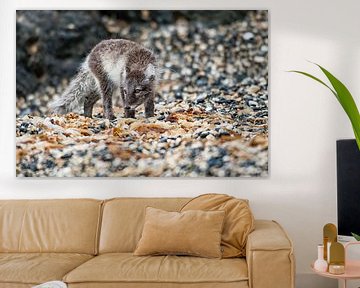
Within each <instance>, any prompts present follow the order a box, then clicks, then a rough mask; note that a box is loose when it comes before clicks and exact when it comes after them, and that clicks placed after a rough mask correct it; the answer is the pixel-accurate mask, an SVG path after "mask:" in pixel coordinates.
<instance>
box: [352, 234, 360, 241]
mask: <svg viewBox="0 0 360 288" xmlns="http://www.w3.org/2000/svg"><path fill="white" fill-rule="evenodd" d="M351 235H352V236H353V237H354V238H355V239H356V241H360V235H357V234H355V233H352V232H351Z"/></svg>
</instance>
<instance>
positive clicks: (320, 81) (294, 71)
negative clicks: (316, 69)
mask: <svg viewBox="0 0 360 288" xmlns="http://www.w3.org/2000/svg"><path fill="white" fill-rule="evenodd" d="M288 72H293V73H298V74H302V75H305V76H307V77H309V78H311V79H313V80H315V81H317V82H319V83H321V84H322V85H324V86H325V87H327V88H329V89H330V91H331V92H332V93H333V94H334V95H335V97H336V98H337V97H338V96H337V94H336V92H335V91H334V90H333V89H331V87H330V86H329V85H327V84H326V83H325V82H323V81H322V80H320V79H319V78H317V77H315V76H314V75H311V74H310V73H306V72H303V71H298V70H290V71H288Z"/></svg>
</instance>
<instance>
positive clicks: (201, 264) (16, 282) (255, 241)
mask: <svg viewBox="0 0 360 288" xmlns="http://www.w3.org/2000/svg"><path fill="white" fill-rule="evenodd" d="M188 200H189V199H186V198H116V199H110V200H106V201H99V200H93V199H76V200H74V199H67V200H20V201H17V200H2V201H0V288H4V287H9V288H10V287H11V288H12V287H31V286H33V285H35V284H39V283H43V282H46V281H51V280H62V281H64V282H66V283H67V284H68V286H69V287H73V288H82V287H87V288H92V287H106V288H112V287H119V288H135V287H136V288H138V287H139V288H140V287H146V288H165V287H166V288H187V287H189V288H200V287H204V288H218V287H219V288H220V287H221V288H242V287H252V288H272V287H276V288H293V287H294V256H293V248H292V244H291V241H290V240H289V238H288V237H287V235H286V233H285V232H284V230H283V229H282V228H281V226H280V225H279V224H277V223H276V222H273V221H269V220H256V225H255V226H256V227H255V231H253V232H252V233H251V234H250V235H249V238H248V242H247V252H246V258H233V259H221V260H219V259H205V258H199V257H188V256H145V257H138V256H133V255H132V252H133V251H134V249H135V246H136V244H137V242H138V240H139V238H140V236H141V231H142V225H143V218H144V211H145V207H146V206H152V207H157V208H160V209H165V210H169V211H177V210H179V209H180V208H181V207H182V206H183V205H184V203H186V202H187V201H188Z"/></svg>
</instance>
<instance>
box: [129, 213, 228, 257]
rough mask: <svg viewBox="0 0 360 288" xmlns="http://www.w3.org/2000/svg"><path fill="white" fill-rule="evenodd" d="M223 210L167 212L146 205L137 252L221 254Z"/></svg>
mask: <svg viewBox="0 0 360 288" xmlns="http://www.w3.org/2000/svg"><path fill="white" fill-rule="evenodd" d="M224 216H225V212H224V211H193V210H190V211H185V212H167V211H164V210H160V209H156V208H152V207H147V208H146V213H145V222H144V228H143V231H142V235H141V238H140V240H139V242H138V244H137V247H136V249H135V252H134V255H136V256H145V255H192V256H200V257H206V258H221V247H220V243H221V232H222V228H223V223H224Z"/></svg>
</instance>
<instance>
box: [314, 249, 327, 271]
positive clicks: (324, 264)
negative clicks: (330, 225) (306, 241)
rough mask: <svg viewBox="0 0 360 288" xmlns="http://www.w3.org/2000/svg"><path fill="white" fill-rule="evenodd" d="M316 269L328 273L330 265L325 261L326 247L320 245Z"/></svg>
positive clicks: (315, 264)
mask: <svg viewBox="0 0 360 288" xmlns="http://www.w3.org/2000/svg"><path fill="white" fill-rule="evenodd" d="M314 269H315V270H317V271H320V272H326V271H327V269H328V263H327V262H326V261H325V260H324V245H322V244H321V245H318V259H317V260H316V261H315V263H314Z"/></svg>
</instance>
